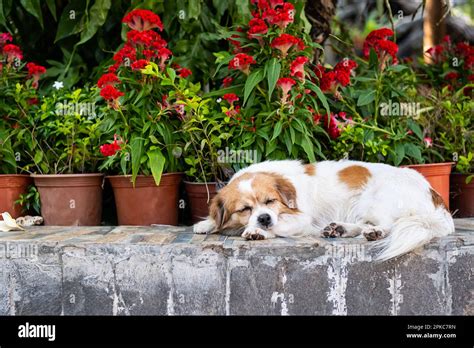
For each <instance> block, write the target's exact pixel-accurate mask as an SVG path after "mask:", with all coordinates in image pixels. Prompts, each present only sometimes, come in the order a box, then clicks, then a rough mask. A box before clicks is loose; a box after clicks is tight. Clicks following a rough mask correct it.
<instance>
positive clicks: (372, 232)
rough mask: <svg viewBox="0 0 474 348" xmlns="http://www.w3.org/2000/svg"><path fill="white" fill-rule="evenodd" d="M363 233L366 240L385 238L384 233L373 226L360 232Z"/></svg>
mask: <svg viewBox="0 0 474 348" xmlns="http://www.w3.org/2000/svg"><path fill="white" fill-rule="evenodd" d="M362 233H363V234H364V237H365V239H367V240H368V241H370V242H371V241H374V240H379V239H382V238H385V233H384V231H383V230H379V229H377V228H375V227H371V228H368V229H366V230H364V231H363V232H362Z"/></svg>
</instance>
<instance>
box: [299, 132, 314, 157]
mask: <svg viewBox="0 0 474 348" xmlns="http://www.w3.org/2000/svg"><path fill="white" fill-rule="evenodd" d="M301 147H302V148H303V150H304V152H306V155H308V160H309V162H310V163H314V162H316V157H315V156H314V148H313V144H312V143H311V140H309V138H308V136H307V135H306V134H305V135H304V137H303V139H301Z"/></svg>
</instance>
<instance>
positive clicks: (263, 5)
mask: <svg viewBox="0 0 474 348" xmlns="http://www.w3.org/2000/svg"><path fill="white" fill-rule="evenodd" d="M282 1H283V0H282ZM252 4H254V5H257V7H258V9H259V10H261V11H265V10H268V8H269V4H268V1H267V0H252Z"/></svg>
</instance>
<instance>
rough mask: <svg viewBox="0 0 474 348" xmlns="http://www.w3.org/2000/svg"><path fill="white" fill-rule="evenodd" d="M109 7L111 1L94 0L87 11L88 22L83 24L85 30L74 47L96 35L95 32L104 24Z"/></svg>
mask: <svg viewBox="0 0 474 348" xmlns="http://www.w3.org/2000/svg"><path fill="white" fill-rule="evenodd" d="M111 6H112V1H111V0H95V2H94V5H92V7H91V9H90V11H89V16H88V18H89V20H88V21H87V22H86V23H85V30H83V31H82V32H81V40H79V42H78V43H76V46H79V45H82V44H83V43H85V42H87V41H89V40H90V39H91V38H92V37H93V36H94V35H95V33H97V30H98V29H99V28H100V27H101V26H102V25H103V24H104V23H105V20H106V19H107V14H108V12H109V10H110V7H111Z"/></svg>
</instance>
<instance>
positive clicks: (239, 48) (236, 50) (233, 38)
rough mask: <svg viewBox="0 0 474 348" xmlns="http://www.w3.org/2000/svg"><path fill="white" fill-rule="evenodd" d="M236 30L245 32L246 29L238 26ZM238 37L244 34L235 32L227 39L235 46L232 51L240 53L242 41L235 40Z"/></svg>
mask: <svg viewBox="0 0 474 348" xmlns="http://www.w3.org/2000/svg"><path fill="white" fill-rule="evenodd" d="M236 30H237V31H238V32H239V33H243V32H244V29H243V28H241V27H238V28H237V29H236ZM238 38H242V35H238V34H233V35H232V36H231V37H230V38H228V39H227V40H229V42H230V44H231V45H232V46H233V49H232V51H233V52H234V53H240V52H242V48H241V42H240V41H239V40H235V39H238Z"/></svg>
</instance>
